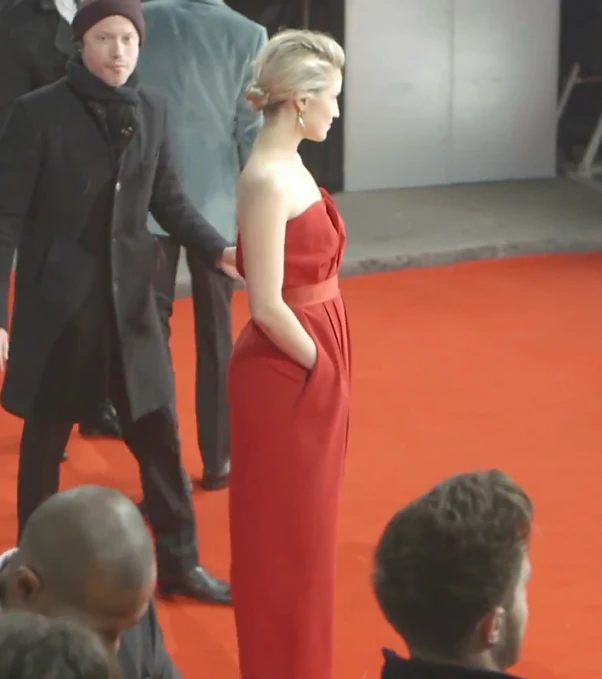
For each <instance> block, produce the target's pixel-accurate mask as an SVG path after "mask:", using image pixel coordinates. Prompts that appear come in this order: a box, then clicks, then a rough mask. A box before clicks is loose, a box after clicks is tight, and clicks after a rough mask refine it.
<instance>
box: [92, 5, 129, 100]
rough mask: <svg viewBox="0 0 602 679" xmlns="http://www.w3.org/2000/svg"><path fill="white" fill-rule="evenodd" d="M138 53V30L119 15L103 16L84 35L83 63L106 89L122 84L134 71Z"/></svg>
mask: <svg viewBox="0 0 602 679" xmlns="http://www.w3.org/2000/svg"><path fill="white" fill-rule="evenodd" d="M139 52H140V36H139V35H138V31H137V30H136V27H135V26H134V24H133V23H132V22H131V21H130V20H129V19H126V18H125V17H122V16H110V17H107V18H106V19H103V20H102V21H99V22H98V23H97V24H95V25H94V26H92V28H91V29H90V30H89V31H87V32H86V33H85V35H84V39H83V47H82V59H83V61H84V64H85V65H86V68H87V69H88V70H89V71H90V72H91V73H93V74H94V75H95V76H96V77H97V78H100V79H101V80H103V81H104V82H105V83H106V84H107V85H109V86H110V87H121V86H122V85H125V83H126V82H127V81H128V79H129V77H130V76H131V75H132V73H133V72H134V69H135V68H136V64H137V63H138V53H139Z"/></svg>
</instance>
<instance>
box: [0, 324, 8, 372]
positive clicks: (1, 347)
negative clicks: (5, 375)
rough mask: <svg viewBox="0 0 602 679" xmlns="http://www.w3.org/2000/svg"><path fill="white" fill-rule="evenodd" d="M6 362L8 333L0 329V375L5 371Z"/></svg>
mask: <svg viewBox="0 0 602 679" xmlns="http://www.w3.org/2000/svg"><path fill="white" fill-rule="evenodd" d="M7 361H8V333H7V332H6V330H4V329H3V328H0V373H1V372H4V371H5V370H6V362H7Z"/></svg>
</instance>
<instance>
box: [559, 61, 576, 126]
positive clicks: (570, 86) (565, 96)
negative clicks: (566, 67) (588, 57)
mask: <svg viewBox="0 0 602 679" xmlns="http://www.w3.org/2000/svg"><path fill="white" fill-rule="evenodd" d="M580 72H581V68H580V67H579V64H574V65H573V68H571V70H570V73H569V77H568V78H567V79H566V83H565V84H564V87H563V88H562V94H561V95H560V101H559V102H558V110H557V112H556V120H557V121H558V122H560V119H561V118H562V114H563V113H564V109H565V108H566V105H567V104H568V103H569V99H570V97H571V94H572V93H573V90H574V89H575V85H576V84H577V82H578V80H579V75H580Z"/></svg>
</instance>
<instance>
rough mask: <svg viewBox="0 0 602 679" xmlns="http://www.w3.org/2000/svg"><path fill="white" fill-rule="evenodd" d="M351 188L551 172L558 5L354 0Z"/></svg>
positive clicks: (348, 103) (348, 122)
mask: <svg viewBox="0 0 602 679" xmlns="http://www.w3.org/2000/svg"><path fill="white" fill-rule="evenodd" d="M345 43H346V47H347V55H348V65H347V69H346V80H345V95H344V96H345V121H344V125H345V141H344V152H345V190H346V191H361V190H371V189H384V188H403V187H411V186H429V185H437V184H456V183H464V182H475V181H492V180H503V179H526V178H532V177H547V176H553V175H554V174H555V156H556V101H557V89H558V83H557V80H558V51H559V0H371V1H370V2H366V0H347V4H346V35H345Z"/></svg>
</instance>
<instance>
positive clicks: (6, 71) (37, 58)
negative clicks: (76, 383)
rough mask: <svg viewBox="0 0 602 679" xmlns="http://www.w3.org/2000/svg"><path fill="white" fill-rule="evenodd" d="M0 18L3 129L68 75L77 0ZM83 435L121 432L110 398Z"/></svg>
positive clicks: (25, 1)
mask: <svg viewBox="0 0 602 679" xmlns="http://www.w3.org/2000/svg"><path fill="white" fill-rule="evenodd" d="M3 3H4V4H3V7H2V14H1V18H0V130H1V129H2V127H3V125H4V123H5V121H6V120H7V118H8V114H9V112H10V108H11V106H12V105H13V103H14V102H15V101H16V99H18V98H19V97H20V96H22V95H24V94H27V93H28V92H32V91H33V90H35V89H38V88H39V87H44V86H45V85H50V83H53V82H55V81H57V80H58V79H59V78H62V77H63V76H64V75H65V68H66V66H67V60H68V59H69V57H70V56H71V55H72V54H73V52H74V47H73V39H72V36H71V26H70V24H71V21H72V19H73V15H74V14H75V11H76V7H77V6H76V1H75V0H57V2H56V4H55V1H54V0H3ZM79 433H80V434H81V435H82V436H90V437H91V436H109V437H114V438H121V427H120V426H119V419H118V417H117V414H116V412H115V409H114V408H113V407H112V405H111V404H110V402H108V400H107V399H105V400H104V401H103V403H102V404H101V405H100V407H99V408H98V409H97V410H96V411H95V412H93V413H90V416H89V417H88V418H87V421H85V422H81V423H80V425H79Z"/></svg>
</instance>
